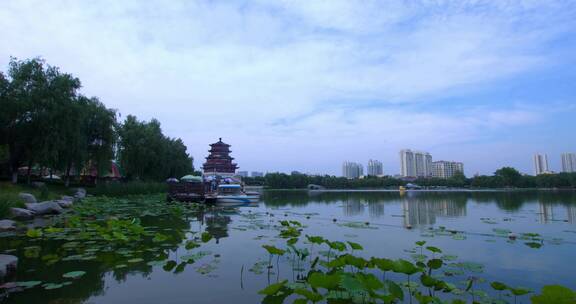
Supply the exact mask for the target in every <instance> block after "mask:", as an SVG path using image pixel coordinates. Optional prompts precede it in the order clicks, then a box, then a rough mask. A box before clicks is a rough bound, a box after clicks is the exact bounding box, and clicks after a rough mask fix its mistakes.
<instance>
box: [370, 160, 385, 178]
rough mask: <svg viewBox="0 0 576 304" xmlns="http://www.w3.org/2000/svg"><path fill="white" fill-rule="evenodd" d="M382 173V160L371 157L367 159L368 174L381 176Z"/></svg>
mask: <svg viewBox="0 0 576 304" xmlns="http://www.w3.org/2000/svg"><path fill="white" fill-rule="evenodd" d="M383 174H384V170H383V169H382V162H379V161H377V160H372V159H371V160H369V161H368V175H372V176H381V175H383Z"/></svg>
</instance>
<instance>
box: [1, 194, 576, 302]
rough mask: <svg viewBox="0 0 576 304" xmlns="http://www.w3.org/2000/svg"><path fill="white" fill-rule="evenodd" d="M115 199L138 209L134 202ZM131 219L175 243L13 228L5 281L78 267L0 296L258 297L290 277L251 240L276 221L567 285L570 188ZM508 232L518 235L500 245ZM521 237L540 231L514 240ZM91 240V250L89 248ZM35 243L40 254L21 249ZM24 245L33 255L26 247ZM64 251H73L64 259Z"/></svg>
mask: <svg viewBox="0 0 576 304" xmlns="http://www.w3.org/2000/svg"><path fill="white" fill-rule="evenodd" d="M124 203H127V204H136V206H138V202H133V199H132V200H128V202H124ZM143 206H144V205H143ZM137 208H141V207H137ZM155 208H158V207H157V206H156V207H155ZM140 215H141V218H142V225H143V226H145V227H148V229H150V230H151V231H155V232H158V231H164V232H165V233H166V234H170V233H171V231H172V232H173V231H180V232H181V233H180V234H179V235H180V236H181V238H179V239H177V240H176V241H174V242H172V243H167V244H163V245H162V246H161V248H159V249H158V250H154V249H149V248H148V249H145V248H140V249H134V248H132V249H130V250H131V251H130V250H124V249H123V248H124V247H127V248H129V245H130V244H127V245H124V246H108V245H106V243H105V242H104V243H102V242H100V241H98V240H96V241H92V242H91V241H89V240H88V241H86V240H84V241H82V242H80V244H72V245H70V244H69V245H67V246H68V247H66V245H64V244H65V243H66V240H65V239H62V238H60V239H57V240H53V239H33V238H27V237H25V236H11V235H5V236H4V237H3V238H0V249H2V250H3V251H4V252H8V253H10V254H14V255H17V256H18V257H19V258H20V262H19V268H18V271H17V275H16V278H15V281H31V280H40V281H42V282H43V283H44V282H53V283H61V282H63V279H62V274H63V273H66V272H70V271H85V272H86V274H85V275H84V276H82V277H81V278H79V279H77V280H74V281H71V282H72V283H71V284H70V285H65V286H57V287H58V288H55V289H48V290H46V289H45V288H42V287H41V286H36V287H33V288H29V289H26V290H23V291H20V292H14V293H11V294H10V295H5V298H4V301H5V302H6V303H259V302H260V301H261V300H262V296H261V295H258V294H257V291H258V290H260V289H262V288H264V287H265V286H267V284H268V283H269V282H271V283H274V282H276V281H277V280H278V279H282V278H287V279H292V276H293V275H294V273H293V271H292V270H291V268H292V267H291V266H290V265H288V263H287V262H286V261H285V260H284V259H281V260H280V261H279V265H278V266H279V269H276V266H274V270H273V273H272V274H271V275H270V274H268V273H267V271H266V269H265V267H264V270H262V265H264V264H267V263H268V257H269V256H268V253H267V252H266V251H265V250H264V249H263V248H262V247H261V246H262V245H263V244H282V242H283V240H280V239H278V238H277V237H276V236H277V235H278V227H277V226H278V221H279V220H284V219H289V220H297V221H299V222H301V223H302V224H304V225H305V228H304V231H303V234H310V235H321V236H323V237H325V238H327V239H330V240H340V241H353V242H357V243H360V244H362V246H363V247H364V250H363V251H362V252H361V253H358V254H359V255H362V256H365V257H370V256H378V257H387V258H405V259H410V256H411V254H413V253H414V252H413V251H410V250H412V249H413V248H414V247H415V245H414V242H416V241H419V240H425V241H426V242H427V245H433V246H436V247H439V248H441V249H442V250H443V252H444V254H449V255H457V256H458V261H461V262H474V263H478V264H481V265H483V272H482V273H481V274H478V275H479V276H481V277H482V278H484V279H486V280H487V281H488V282H490V281H495V280H497V281H502V282H505V283H507V284H509V285H513V286H523V287H527V288H530V289H533V290H535V291H539V290H540V288H541V287H542V286H543V285H549V284H561V285H565V286H567V287H569V288H572V289H576V193H575V192H552V191H546V192H536V191H522V192H520V191H518V192H407V193H405V194H403V195H401V194H399V193H398V192H369V191H368V192H366V191H364V192H361V191H360V192H316V193H309V192H305V191H267V192H265V193H264V195H263V197H262V201H261V203H260V204H259V205H258V206H257V207H242V208H238V209H237V210H208V211H206V212H199V213H193V214H189V215H188V216H181V215H180V216H176V215H169V214H162V215H155V214H154V213H151V214H146V213H144V214H140ZM55 224H56V225H58V224H57V222H55ZM190 231H193V232H202V231H204V232H208V233H210V235H212V236H213V239H212V240H210V241H209V242H207V243H205V244H202V246H201V247H200V248H195V249H190V250H187V249H186V248H185V246H184V243H185V242H184V239H186V238H190V237H192V236H193V234H191V233H190ZM509 233H512V234H513V235H516V236H517V239H516V240H510V238H509ZM523 233H533V234H538V236H536V235H532V237H533V239H526V237H524V239H523V237H522V235H523ZM194 235H198V234H194ZM70 240H71V239H68V240H67V241H70ZM87 243H88V244H87ZM92 243H94V244H95V247H94V248H95V249H94V248H93V249H90V248H88V247H89V246H88V245H89V244H92ZM159 244H161V242H159ZM36 247H40V248H41V249H31V248H36ZM70 247H74V248H70ZM34 250H41V253H40V254H34V253H33V252H32V253H30V251H34ZM74 251H76V252H74ZM198 252H201V254H200V255H198V254H197V253H198ZM160 253H161V255H162V258H164V259H169V260H173V261H175V262H176V263H178V264H179V265H180V264H182V265H183V264H185V263H181V261H182V259H186V258H187V255H188V257H189V255H190V254H195V253H196V255H195V256H194V260H195V262H194V263H193V264H190V265H187V266H186V267H185V268H181V269H179V270H177V271H176V270H175V269H174V268H170V267H166V265H165V264H160V263H159V264H157V265H156V266H155V265H150V264H153V263H150V264H147V262H149V261H151V260H158V256H159V254H160ZM73 254H76V255H78V254H81V255H80V258H70V259H68V260H66V259H65V257H66V256H69V255H73ZM118 255H123V256H124V257H125V259H124V260H122V259H120V258H118ZM202 255H204V256H202ZM46 256H48V257H46ZM54 256H57V258H54ZM51 257H52V258H51ZM82 257H83V258H82ZM63 259H64V260H63ZM127 261H128V262H127ZM255 265H256V266H255ZM258 265H260V266H258ZM165 268H166V269H169V271H166V270H165ZM175 272H176V273H175ZM486 284H487V283H484V285H486ZM487 290H489V287H488V288H487ZM524 301H525V302H526V300H524Z"/></svg>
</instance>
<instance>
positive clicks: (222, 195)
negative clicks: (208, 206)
mask: <svg viewBox="0 0 576 304" xmlns="http://www.w3.org/2000/svg"><path fill="white" fill-rule="evenodd" d="M250 203H251V201H250V198H249V197H248V195H246V194H245V193H244V192H242V187H241V186H240V185H238V184H223V185H218V192H217V195H216V204H217V205H221V206H244V205H249V204H250Z"/></svg>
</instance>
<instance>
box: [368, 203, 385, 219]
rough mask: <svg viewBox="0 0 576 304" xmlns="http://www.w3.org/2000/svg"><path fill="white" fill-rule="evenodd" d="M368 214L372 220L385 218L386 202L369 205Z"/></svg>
mask: <svg viewBox="0 0 576 304" xmlns="http://www.w3.org/2000/svg"><path fill="white" fill-rule="evenodd" d="M368 214H369V215H370V217H372V218H378V217H382V216H384V202H374V203H368Z"/></svg>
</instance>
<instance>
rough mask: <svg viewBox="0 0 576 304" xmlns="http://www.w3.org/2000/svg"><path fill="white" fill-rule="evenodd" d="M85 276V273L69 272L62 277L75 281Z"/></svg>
mask: <svg viewBox="0 0 576 304" xmlns="http://www.w3.org/2000/svg"><path fill="white" fill-rule="evenodd" d="M85 274H86V271H81V270H79V271H70V272H67V273H65V274H63V275H62V277H64V278H66V279H77V278H79V277H81V276H83V275H85Z"/></svg>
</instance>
